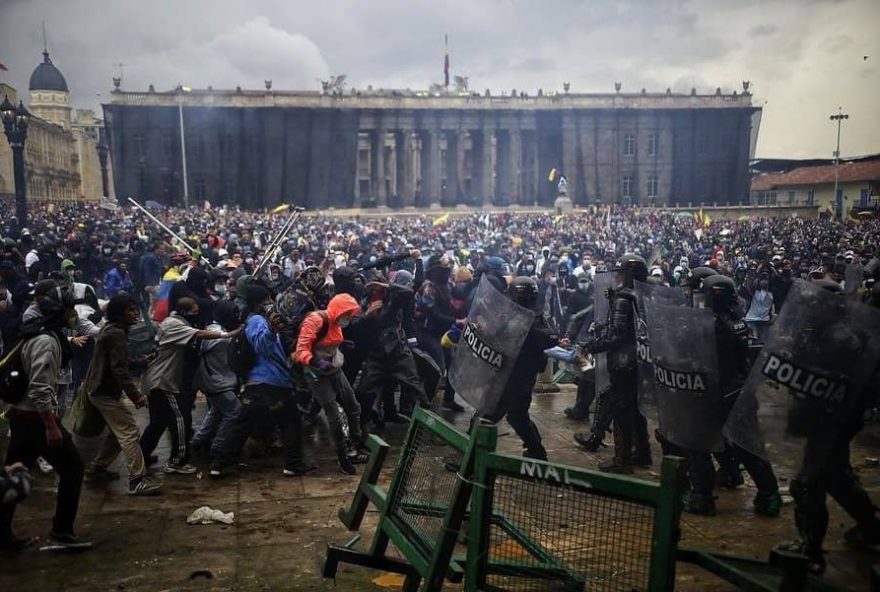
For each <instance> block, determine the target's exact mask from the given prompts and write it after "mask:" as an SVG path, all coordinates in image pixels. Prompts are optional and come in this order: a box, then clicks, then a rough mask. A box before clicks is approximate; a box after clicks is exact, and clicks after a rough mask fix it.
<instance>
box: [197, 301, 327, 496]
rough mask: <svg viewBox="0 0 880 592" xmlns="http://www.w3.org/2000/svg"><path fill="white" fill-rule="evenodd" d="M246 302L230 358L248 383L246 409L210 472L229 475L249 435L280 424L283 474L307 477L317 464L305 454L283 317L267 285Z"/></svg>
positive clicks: (244, 398)
mask: <svg viewBox="0 0 880 592" xmlns="http://www.w3.org/2000/svg"><path fill="white" fill-rule="evenodd" d="M246 303H247V309H246V310H247V320H246V321H245V326H244V332H243V333H242V334H240V335H239V336H238V337H236V339H234V340H233V342H232V344H231V346H230V356H231V357H230V360H229V361H230V367H233V368H234V369H235V370H236V372H237V373H239V375H240V376H241V380H242V382H243V384H244V391H243V392H242V395H241V408H240V409H239V411H238V415H236V417H235V420H234V421H233V422H232V425H231V426H230V427H229V433H228V437H227V438H226V439H225V440H224V441H223V442H222V443H221V444H220V446H219V447H218V449H217V450H216V453H215V454H214V458H213V460H212V464H211V472H210V476H211V477H213V478H220V477H224V476H226V475H227V474H228V472H229V470H230V468H231V467H232V466H234V465H235V463H236V462H237V461H238V458H239V457H240V455H241V451H242V449H243V448H244V444H245V442H246V441H247V439H248V437H250V436H253V435H256V434H258V433H259V432H260V430H261V429H262V428H263V427H265V426H267V425H275V424H281V425H282V426H283V430H282V432H283V437H284V444H285V447H286V459H285V463H284V471H283V474H284V475H285V476H288V477H293V476H298V475H305V474H307V473H310V472H312V471H313V470H315V468H316V467H315V465H313V464H312V463H311V462H308V460H307V459H306V458H305V452H304V444H303V433H302V417H301V416H300V412H299V408H298V407H297V406H296V400H295V399H294V396H293V384H292V382H291V378H290V365H289V362H288V359H287V356H286V355H285V353H284V348H283V347H282V345H281V339H280V338H279V336H278V332H279V329H280V327H281V326H282V323H283V321H282V319H281V316H280V315H279V314H278V313H277V312H275V310H274V304H273V303H272V295H271V294H270V293H269V290H267V289H266V288H265V287H263V286H261V285H258V284H251V285H250V286H248V288H247V297H246ZM212 452H215V451H213V450H212Z"/></svg>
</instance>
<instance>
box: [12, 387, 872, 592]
mask: <svg viewBox="0 0 880 592" xmlns="http://www.w3.org/2000/svg"><path fill="white" fill-rule="evenodd" d="M573 399H574V392H573V390H572V389H571V387H563V389H562V392H561V393H557V394H544V395H537V396H536V398H535V402H534V404H533V407H532V408H533V411H534V416H535V420H536V423H537V424H538V426H539V427H540V430H541V432H542V433H543V435H544V438H545V444H546V446H547V449H548V451H549V454H550V458H551V459H552V460H555V461H561V462H565V463H568V464H572V465H575V466H579V467H586V468H595V466H596V465H597V464H598V463H599V462H600V460H604V459H606V458H608V457H609V456H610V454H611V451H610V449H603V450H602V451H600V452H598V453H597V454H587V453H584V452H582V451H581V450H579V449H578V448H577V447H576V446H575V445H574V443H573V441H572V439H571V435H572V432H573V431H575V430H576V429H578V428H579V426H578V424H577V423H576V422H572V421H569V420H567V419H564V417H563V415H562V409H563V408H564V407H566V406H567V405H570V404H571V403H572V402H573ZM204 407H205V405H204V402H200V403H199V406H198V410H197V416H198V417H200V416H201V414H202V413H203V412H204ZM442 413H443V414H446V412H442ZM138 414H139V419H140V420H141V421H145V419H146V417H145V413H144V412H143V411H140V412H138ZM446 417H447V418H449V419H452V420H454V421H455V423H456V425H458V426H461V427H462V429H465V428H466V427H467V422H468V419H469V416H468V415H467V414H466V413H462V414H457V415H446ZM404 433H405V426H397V425H395V426H391V428H389V429H388V430H386V432H385V433H384V434H383V436H384V437H385V438H386V439H387V440H388V441H389V442H390V443H391V444H392V447H393V448H394V449H395V450H396V448H395V447H396V445H398V444H399V443H400V441H401V439H402V437H403V435H404ZM501 433H502V434H503V435H502V437H501V438H500V444H499V447H500V448H501V449H502V450H509V451H514V450H518V449H519V442H518V441H517V439H516V436H515V435H513V434H512V432H511V431H510V430H509V428H508V427H507V426H506V424H505V426H504V427H502V429H501ZM505 434H506V435H505ZM609 441H610V437H609ZM90 444H91V443H83V448H84V450H86V451H87V450H88V449H89V445H90ZM328 444H329V442H328V438H327V434H326V431H325V430H322V429H319V430H317V431H316V433H315V434H314V435H313V446H312V450H313V451H314V456H315V458H316V460H317V461H318V464H319V465H320V469H319V471H317V472H315V473H313V474H312V475H309V476H307V477H304V478H285V477H283V476H282V475H281V462H282V461H281V458H280V457H279V456H277V455H275V456H272V455H268V456H261V455H258V454H256V451H252V452H254V453H253V454H251V456H250V459H249V467H248V470H247V471H245V472H243V473H241V474H240V476H238V477H234V478H229V479H224V480H221V481H219V482H215V481H211V480H209V479H208V478H207V465H206V464H204V462H202V463H201V466H202V469H203V471H205V473H204V475H201V474H200V475H196V476H166V475H163V474H161V472H159V477H158V478H159V479H162V480H163V481H164V482H165V488H164V492H163V495H161V496H158V497H154V498H132V497H129V496H127V495H125V493H124V489H125V488H124V485H123V483H124V479H123V481H122V482H118V483H115V484H112V485H110V486H93V485H89V484H86V486H85V489H84V492H83V497H82V502H81V504H80V514H79V519H78V525H77V527H78V532H79V534H81V535H83V536H85V537H88V538H90V539H91V540H93V541H94V542H95V549H94V550H92V551H90V552H88V553H83V554H77V555H72V554H68V555H64V554H52V553H41V552H39V551H36V550H33V549H32V550H28V551H26V552H24V553H22V554H20V555H17V556H13V557H0V590H16V591H24V590H28V591H31V590H33V591H40V592H54V591H65V592H74V591H80V590H81V591H90V592H104V591H107V592H110V591H112V592H123V591H125V592H129V591H141V590H144V591H153V590H163V591H171V590H175V591H176V590H228V591H236V592H243V591H260V592H263V591H273V590H303V591H306V590H309V591H312V590H346V591H348V590H351V591H360V590H377V591H378V590H382V589H383V588H382V587H380V586H378V585H376V584H374V583H373V579H374V578H376V577H377V576H379V575H381V574H380V573H378V572H374V571H371V570H367V569H363V568H357V567H352V566H345V565H343V566H341V568H340V572H339V575H338V577H337V580H336V582H335V583H334V582H333V581H330V580H324V579H322V578H321V576H320V574H321V566H322V562H323V558H324V550H325V547H326V545H327V544H328V543H337V544H338V543H344V542H345V541H347V540H349V539H350V538H351V533H349V532H347V531H346V530H345V528H344V527H343V526H342V524H341V523H340V522H339V520H338V518H337V511H338V509H339V508H341V507H343V506H347V505H348V503H349V502H350V499H351V495H352V492H353V491H354V489H355V488H356V486H357V483H358V477H356V476H355V477H349V476H345V475H342V474H340V473H339V472H338V471H337V470H336V466H335V462H334V461H333V459H332V456H331V455H330V454H329V452H330V451H331V450H332V448H331V447H330V446H329V445H328ZM92 446H93V444H92ZM878 451H880V426H877V425H871V426H869V428H867V429H866V430H865V432H863V433H862V434H861V435H860V437H859V439H858V440H857V442H856V446H855V448H854V451H853V464H854V465H855V467H856V470H857V471H858V472H859V474H860V476H861V478H862V480H863V482H864V484H865V486H866V487H867V488H868V490H869V491H870V492H871V494H872V496H875V498H876V497H878V496H880V468H876V467H871V466H869V464H870V463H869V462H868V461H866V459H867V458H869V457H875V456H880V454H878ZM658 453H659V452H658V450H657V449H656V447H655V469H657V468H658V467H659V462H658V460H659V457H658V456H657V455H658ZM166 454H167V449H162V450H160V456H161V457H162V459H163V460H164V458H165V456H166ZM393 464H394V463H393V458H392V459H390V460H389V461H388V462H387V463H386V469H385V471H384V478H385V479H388V478H389V477H390V474H391V471H392V468H391V467H393ZM113 468H115V469H117V470H121V471H123V472H124V468H123V467H122V466H116V467H113ZM779 475H780V478H781V485H782V486H783V487H787V484H788V477H789V476H790V475H791V467H781V468H779ZM637 476H640V477H642V478H645V479H657V470H651V469H648V470H638V471H637ZM53 487H54V478H53V477H51V476H43V475H39V476H38V477H37V479H36V490H35V492H34V493H33V496H32V498H31V499H30V500H29V501H28V502H27V503H26V504H24V505H22V506H21V507H20V509H19V512H18V513H17V516H16V522H15V528H16V531H17V533H18V534H19V535H27V536H38V535H45V533H46V532H47V531H48V528H49V523H50V519H51V515H52V508H53V504H54V492H53ZM754 491H755V490H754V486H753V485H752V484H751V483H749V482H747V486H746V487H745V488H741V489H739V490H737V491H721V492H720V493H719V496H720V498H719V500H718V509H719V512H718V515H717V516H715V517H712V518H705V517H694V516H687V515H686V516H685V517H684V519H683V527H682V530H683V533H682V545H683V546H688V547H696V548H703V549H707V550H714V551H719V552H725V553H731V554H737V555H742V556H745V557H755V558H766V557H767V554H768V552H769V550H770V549H771V547H772V546H773V545H774V544H775V543H776V542H778V541H780V540H784V539H790V538H792V537H793V536H794V534H795V529H794V522H793V517H792V506H791V504H790V503H788V504H786V506H785V507H784V508H783V513H782V516H781V517H779V518H776V519H768V518H760V517H757V516H755V515H754V514H753V512H752V510H751V501H752V497H753V495H754ZM202 505H208V506H211V507H214V508H217V509H220V510H223V511H226V512H229V511H232V512H235V524H233V525H231V526H223V525H205V526H188V525H187V524H186V517H187V516H188V515H189V513H190V512H192V511H193V510H194V509H195V508H197V507H199V506H202ZM829 506H830V508H831V523H830V528H829V533H828V538H827V541H826V547H827V549H828V551H829V554H828V565H829V568H828V572H827V574H826V577H827V579H829V580H830V581H832V582H833V583H835V584H836V585H838V586H840V587H841V588H842V589H847V590H867V589H868V581H869V578H868V570H869V567H870V565H871V563H872V562H880V561H878V557H877V555H873V554H871V553H868V552H863V551H856V550H851V549H849V548H846V547H845V546H844V544H843V542H842V536H841V535H842V533H843V530H844V529H845V528H847V527H848V526H849V525H851V521H850V519H849V518H848V517H847V516H846V515H845V514H844V513H843V512H842V511H841V510H840V508H839V507H838V506H837V505H836V504H834V502H832V501H830V500H829ZM375 523H376V515H375V513H368V515H367V517H366V519H365V522H364V526H363V528H362V531H361V532H362V534H363V536H364V541H363V542H361V543H360V544H361V545H366V544H368V542H369V540H370V538H371V536H372V533H373V529H374V528H375ZM449 588H450V589H459V588H458V587H456V586H449ZM676 588H677V589H679V590H688V591H689V590H695V591H696V590H700V591H706V590H731V589H733V588H732V587H731V586H728V585H726V584H725V583H723V582H720V581H719V580H717V579H715V578H714V576H711V575H710V574H707V573H705V572H701V571H700V570H698V569H696V568H693V567H690V566H681V565H680V566H679V569H678V576H677V586H676Z"/></svg>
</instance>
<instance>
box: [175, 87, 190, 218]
mask: <svg viewBox="0 0 880 592" xmlns="http://www.w3.org/2000/svg"><path fill="white" fill-rule="evenodd" d="M177 91H178V95H177V115H178V118H179V120H180V158H181V164H182V167H183V206H184V207H186V208H188V207H189V180H188V179H187V174H186V135H185V134H184V131H183V94H184V93H188V92H190V88H189V87H187V86H183V85H182V84H181V85H179V86H178V87H177Z"/></svg>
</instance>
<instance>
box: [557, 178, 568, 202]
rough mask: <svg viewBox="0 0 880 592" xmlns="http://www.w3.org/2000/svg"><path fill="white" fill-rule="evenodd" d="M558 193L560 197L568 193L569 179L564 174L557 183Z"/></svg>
mask: <svg viewBox="0 0 880 592" xmlns="http://www.w3.org/2000/svg"><path fill="white" fill-rule="evenodd" d="M556 193H557V194H558V195H559V196H560V197H562V196H565V195H568V181H566V180H565V177H563V176H562V175H560V176H559V183H557V184H556Z"/></svg>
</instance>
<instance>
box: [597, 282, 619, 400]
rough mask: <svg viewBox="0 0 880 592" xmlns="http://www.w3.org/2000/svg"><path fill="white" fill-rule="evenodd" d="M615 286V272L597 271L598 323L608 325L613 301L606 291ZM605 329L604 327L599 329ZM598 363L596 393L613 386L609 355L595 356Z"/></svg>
mask: <svg viewBox="0 0 880 592" xmlns="http://www.w3.org/2000/svg"><path fill="white" fill-rule="evenodd" d="M613 286H614V273H612V272H610V271H608V272H603V273H597V274H596V277H595V278H594V279H593V289H594V294H595V296H594V301H595V304H594V305H593V310H594V313H595V314H594V318H595V319H596V321H595V322H596V325H601V326H603V327H604V326H607V325H608V313H609V311H610V310H611V302H610V301H609V300H608V296H607V295H606V292H607V291H608V290H610V289H611V288H612V287H613ZM599 330H604V329H601V328H600V329H599ZM595 364H596V393H601V392H604V391H606V390H608V389H609V388H611V374H610V373H609V371H608V355H607V354H604V353H601V354H598V355H596V356H595Z"/></svg>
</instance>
